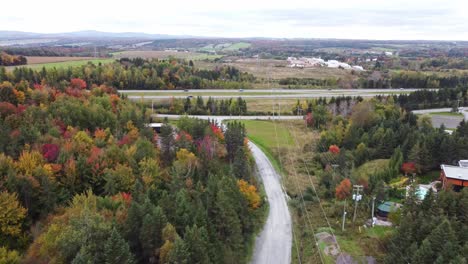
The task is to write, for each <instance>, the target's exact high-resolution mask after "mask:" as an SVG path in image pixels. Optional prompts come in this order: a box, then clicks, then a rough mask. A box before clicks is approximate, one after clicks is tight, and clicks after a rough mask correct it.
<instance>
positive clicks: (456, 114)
mask: <svg viewBox="0 0 468 264" xmlns="http://www.w3.org/2000/svg"><path fill="white" fill-rule="evenodd" d="M429 115H441V116H463V114H462V113H454V112H435V113H429Z"/></svg>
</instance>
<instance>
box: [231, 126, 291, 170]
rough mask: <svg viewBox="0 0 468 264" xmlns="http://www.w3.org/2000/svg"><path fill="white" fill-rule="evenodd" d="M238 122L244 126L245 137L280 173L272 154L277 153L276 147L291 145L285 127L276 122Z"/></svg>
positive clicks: (277, 163) (279, 167)
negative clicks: (263, 153)
mask: <svg viewBox="0 0 468 264" xmlns="http://www.w3.org/2000/svg"><path fill="white" fill-rule="evenodd" d="M239 122H241V123H243V124H244V125H245V129H246V130H247V137H248V138H249V139H250V140H251V141H252V142H253V143H254V144H255V145H257V146H258V147H259V148H260V149H261V150H262V151H263V152H265V155H267V157H268V159H269V160H270V161H271V162H272V164H273V166H274V167H275V169H276V170H277V171H282V169H281V166H280V165H279V162H278V159H277V158H275V155H274V153H276V152H277V151H276V150H277V147H278V146H279V147H280V148H282V147H289V146H291V145H292V144H293V139H292V137H291V134H290V133H289V131H288V129H287V127H286V126H284V125H280V124H279V123H278V122H276V123H273V121H268V120H240V121H239ZM275 126H276V132H275ZM276 133H277V134H276Z"/></svg>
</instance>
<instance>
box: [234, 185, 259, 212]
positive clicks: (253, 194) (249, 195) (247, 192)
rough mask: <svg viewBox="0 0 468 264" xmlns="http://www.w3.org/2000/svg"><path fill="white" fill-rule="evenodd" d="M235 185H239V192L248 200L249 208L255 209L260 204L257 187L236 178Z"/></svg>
mask: <svg viewBox="0 0 468 264" xmlns="http://www.w3.org/2000/svg"><path fill="white" fill-rule="evenodd" d="M237 186H239V190H240V192H241V193H242V194H243V195H244V197H245V198H246V199H247V201H249V206H250V208H252V209H257V208H258V207H259V206H260V195H258V192H257V187H255V186H253V185H250V184H249V183H248V182H246V181H244V180H238V181H237Z"/></svg>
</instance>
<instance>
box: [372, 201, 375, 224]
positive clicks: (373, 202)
mask: <svg viewBox="0 0 468 264" xmlns="http://www.w3.org/2000/svg"><path fill="white" fill-rule="evenodd" d="M374 204H375V196H374V197H372V227H374Z"/></svg>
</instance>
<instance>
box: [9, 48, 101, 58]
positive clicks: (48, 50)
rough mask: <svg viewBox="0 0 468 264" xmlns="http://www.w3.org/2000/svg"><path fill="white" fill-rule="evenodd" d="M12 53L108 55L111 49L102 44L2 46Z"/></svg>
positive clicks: (81, 55) (78, 55)
mask: <svg viewBox="0 0 468 264" xmlns="http://www.w3.org/2000/svg"><path fill="white" fill-rule="evenodd" d="M1 49H2V50H3V51H5V52H6V53H8V54H11V55H21V56H51V57H68V56H73V57H93V56H96V55H97V56H99V57H108V56H109V55H108V53H110V50H109V49H107V48H104V47H102V46H97V47H96V46H73V45H71V46H39V47H18V46H14V47H2V48H1Z"/></svg>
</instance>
